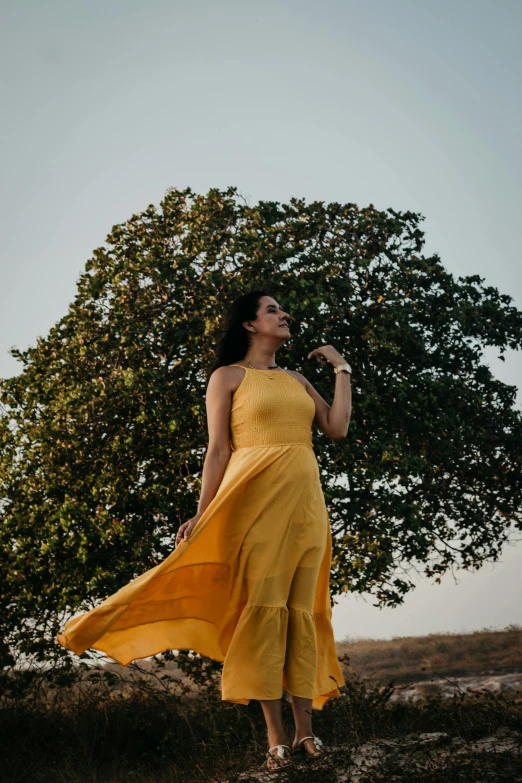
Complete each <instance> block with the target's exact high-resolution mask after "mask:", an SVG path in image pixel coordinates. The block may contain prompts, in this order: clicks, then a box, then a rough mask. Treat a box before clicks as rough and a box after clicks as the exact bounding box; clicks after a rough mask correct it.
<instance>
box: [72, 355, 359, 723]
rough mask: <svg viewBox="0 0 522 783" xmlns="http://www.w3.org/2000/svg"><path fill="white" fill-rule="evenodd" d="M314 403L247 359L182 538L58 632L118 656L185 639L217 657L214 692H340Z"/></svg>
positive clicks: (287, 380) (231, 696)
mask: <svg viewBox="0 0 522 783" xmlns="http://www.w3.org/2000/svg"><path fill="white" fill-rule="evenodd" d="M232 366H241V365H232ZM243 369H245V368H243ZM314 415H315V403H314V401H313V399H312V398H311V397H310V395H309V394H308V392H307V391H306V389H305V388H304V386H303V385H302V384H301V383H300V382H299V381H297V380H296V379H295V378H293V377H292V375H290V373H287V372H286V371H282V370H275V371H272V370H254V369H250V368H246V369H245V374H244V376H243V379H242V381H241V383H240V385H239V387H238V388H237V390H236V392H235V393H234V396H233V400H232V408H231V414H230V433H231V447H232V452H231V455H230V460H229V462H228V464H227V467H226V469H225V473H224V475H223V479H222V482H221V484H220V486H219V489H218V491H217V493H216V495H215V497H214V498H213V499H212V501H211V502H210V504H209V505H208V506H207V508H206V509H205V511H204V512H203V514H202V515H201V517H200V519H199V520H198V522H197V524H196V525H195V527H194V528H193V530H192V533H191V535H190V538H189V539H188V540H187V541H183V542H181V543H180V544H179V545H178V546H177V548H176V549H175V550H174V551H173V552H172V553H171V554H170V555H169V556H168V557H167V558H166V559H165V560H164V561H163V562H162V563H160V564H159V565H157V566H155V567H154V568H151V569H150V570H149V571H146V572H145V573H143V574H142V575H141V576H139V577H137V578H136V579H134V580H133V581H132V582H129V583H128V584H127V585H125V586H124V587H122V588H121V589H120V590H118V592H117V593H115V594H114V595H112V596H110V597H109V598H107V599H106V600H105V601H103V602H102V603H101V604H100V605H99V606H97V607H95V608H94V609H92V610H91V611H89V612H87V613H85V614H82V615H80V616H79V617H75V618H73V619H71V620H69V621H68V622H67V623H66V625H65V628H64V632H63V633H62V634H59V635H58V641H59V642H60V644H62V645H63V646H64V647H66V648H67V649H69V650H72V651H74V652H75V653H76V654H78V655H79V654H81V653H82V652H84V651H85V650H87V649H89V648H92V649H95V650H101V651H103V652H105V653H106V654H107V655H108V656H109V657H110V658H112V659H114V660H115V661H117V662H118V663H121V664H123V665H124V666H125V665H127V664H128V663H130V662H131V661H133V660H135V659H137V658H145V657H148V656H152V655H156V654H157V653H159V652H162V651H163V650H170V649H173V650H186V649H189V650H194V651H195V652H198V653H200V654H201V655H204V656H206V657H208V658H212V659H214V660H216V661H223V671H222V677H221V694H222V698H223V699H224V700H225V701H231V702H236V703H238V704H248V703H249V701H250V699H278V698H281V696H282V689H283V688H285V689H286V690H288V692H289V693H292V694H294V695H296V696H303V697H305V698H311V699H312V700H313V701H312V707H313V708H314V709H322V707H323V705H324V704H325V702H327V701H328V699H330V698H332V697H335V696H339V695H340V694H339V687H341V686H342V685H344V684H345V681H344V678H343V674H342V672H341V668H340V666H339V662H338V659H337V654H336V649H335V643H334V637H333V631H332V626H331V616H332V610H331V602H330V591H329V577H330V566H331V556H332V539H331V533H330V523H329V517H328V512H327V508H326V504H325V499H324V495H323V491H322V487H321V483H320V474H319V466H318V463H317V460H316V457H315V453H314V450H313V446H312V422H313V419H314Z"/></svg>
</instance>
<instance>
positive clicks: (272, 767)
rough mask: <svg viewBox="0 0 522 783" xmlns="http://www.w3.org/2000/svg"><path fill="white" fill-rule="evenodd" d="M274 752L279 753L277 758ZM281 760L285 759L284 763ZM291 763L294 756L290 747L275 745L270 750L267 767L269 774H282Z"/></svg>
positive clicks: (267, 756) (267, 755)
mask: <svg viewBox="0 0 522 783" xmlns="http://www.w3.org/2000/svg"><path fill="white" fill-rule="evenodd" d="M285 748H286V750H285ZM273 750H275V751H277V755H276V756H275V755H274V754H273V753H272V751H273ZM280 759H284V761H281V760H280ZM273 762H275V763H273ZM291 763H292V756H291V750H290V748H289V747H288V745H274V747H273V748H269V749H268V752H267V754H266V761H265V766H266V768H267V770H268V771H269V772H280V771H281V770H282V769H283V768H284V767H289V766H290V765H291Z"/></svg>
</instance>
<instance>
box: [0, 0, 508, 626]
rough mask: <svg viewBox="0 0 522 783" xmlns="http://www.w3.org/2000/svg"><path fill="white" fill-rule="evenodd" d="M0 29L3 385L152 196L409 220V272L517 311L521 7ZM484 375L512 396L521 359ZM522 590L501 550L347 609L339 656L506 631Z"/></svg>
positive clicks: (234, 12) (63, 20) (198, 11)
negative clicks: (375, 644)
mask: <svg viewBox="0 0 522 783" xmlns="http://www.w3.org/2000/svg"><path fill="white" fill-rule="evenodd" d="M0 9H1V11H0V44H1V45H0V64H1V69H2V73H3V74H4V79H3V84H2V86H1V106H2V109H3V117H2V123H1V130H0V134H1V145H0V156H1V166H2V167H1V177H0V198H1V215H2V219H3V225H2V230H1V233H0V263H1V272H2V276H1V280H2V283H3V285H2V291H1V301H0V304H1V308H0V309H1V312H0V376H1V377H8V376H11V375H14V374H16V373H18V372H19V371H20V367H19V365H18V364H17V363H16V362H15V361H14V359H12V358H11V357H10V356H9V354H8V350H9V348H10V347H11V346H17V347H19V348H26V347H27V346H28V345H30V344H34V342H35V340H36V338H37V337H38V336H44V335H45V334H47V332H48V330H49V328H50V327H51V326H52V325H53V324H54V323H55V322H56V321H58V320H59V319H60V318H61V317H62V316H63V315H64V314H65V312H66V311H67V308H68V305H69V303H70V302H71V301H72V299H73V297H74V294H75V289H76V281H77V279H78V276H79V274H80V273H81V271H82V269H83V267H84V265H85V262H86V261H87V259H88V258H89V257H90V256H91V255H92V251H93V250H94V248H96V247H98V246H100V245H102V244H103V243H104V242H105V237H106V236H107V234H108V232H109V231H110V230H111V228H112V226H113V225H115V224H116V223H120V222H123V221H125V220H127V219H128V218H129V217H130V216H131V215H132V214H133V213H134V212H138V211H141V210H143V209H145V208H146V207H147V206H148V205H149V204H150V203H154V204H156V205H158V204H159V202H160V200H161V199H162V198H163V197H164V195H165V192H166V190H167V188H169V187H186V186H190V187H191V188H192V189H193V190H195V191H196V192H199V193H206V192H207V191H208V189H209V188H210V187H220V188H225V187H227V186H229V185H236V186H237V187H238V188H239V190H240V192H241V193H242V194H244V195H245V196H247V197H248V198H249V200H250V202H251V203H254V202H256V201H258V200H259V199H270V200H276V201H281V202H285V201H287V200H288V199H289V198H290V197H291V196H299V197H304V198H305V199H306V200H308V201H314V200H324V201H340V202H355V203H357V204H358V205H359V206H360V207H364V206H366V205H368V204H370V203H372V204H373V205H374V206H375V207H377V208H378V209H386V208H388V207H392V208H394V209H397V210H412V211H414V212H421V213H422V214H423V215H424V216H425V218H426V219H425V220H424V221H423V223H422V224H421V228H422V229H423V230H424V231H425V232H426V246H425V251H424V252H425V254H430V253H434V252H437V253H438V254H439V255H440V257H441V260H442V263H443V264H444V266H445V267H446V268H447V269H448V270H449V271H450V272H452V273H453V274H454V275H455V276H458V275H469V274H480V275H481V276H483V277H485V278H486V283H487V284H489V285H492V286H495V287H496V288H498V289H499V290H500V291H501V292H502V293H508V294H510V295H511V296H512V297H513V300H514V301H513V304H515V305H516V306H518V307H519V308H522V272H521V263H520V261H521V258H520V256H521V253H520V241H519V231H520V225H521V223H520V215H521V214H522V153H521V145H520V141H519V139H520V127H521V121H522V102H521V99H520V96H521V95H522V49H521V47H520V39H521V35H522V3H521V2H519V0H489V1H488V2H484V0H424V2H419V1H418V0H339V1H337V0H321V2H311V1H310V0H280V1H279V2H276V1H275V0H253V1H252V2H249V1H248V0H237V1H236V2H229V1H228V0H221V2H216V1H215V0H214V1H212V0H200V1H199V2H198V0H193V2H177V1H176V0H168V1H164V0H148V2H147V3H144V2H142V0H140V2H136V0H118V1H117V0H83V1H80V0H47V2H45V3H41V2H36V0H25V2H23V3H18V2H15V0H10V2H6V0H2V2H1V3H0ZM282 304H284V303H282ZM313 347H314V346H312V345H311V346H310V349H312V348H313ZM336 347H338V348H339V349H340V350H341V351H342V349H343V347H342V346H336ZM496 354H497V352H496V351H495V350H488V351H487V352H486V354H485V356H484V361H487V362H488V364H489V365H490V366H491V368H492V370H493V371H494V373H495V374H496V375H497V377H499V378H500V379H501V380H503V381H504V382H506V383H510V384H513V385H516V386H517V387H518V388H519V389H520V387H521V381H522V362H521V355H520V353H519V352H518V353H515V352H510V353H508V354H506V361H505V363H502V362H501V361H499V360H498V359H497V358H496ZM348 359H349V357H348ZM521 399H522V398H521V395H520V393H519V396H518V401H519V402H518V404H519V406H520V405H521ZM521 572H522V544H518V545H515V546H512V547H506V548H505V550H504V553H503V555H502V559H501V562H500V563H497V564H495V565H487V566H486V567H484V568H483V569H482V571H480V572H479V573H476V574H468V573H462V574H458V578H459V580H460V582H459V584H455V582H454V580H453V578H452V577H451V576H448V577H446V578H445V579H443V580H442V584H441V585H439V586H437V585H433V584H430V583H429V582H423V581H422V580H420V581H419V587H418V588H417V590H416V591H415V592H414V593H413V594H411V595H410V596H409V597H408V598H407V599H406V601H405V604H404V606H402V607H400V608H398V609H384V610H381V611H379V610H377V609H375V608H374V607H373V606H372V600H371V599H370V600H368V601H367V602H365V601H364V600H363V599H362V598H360V597H356V596H344V597H343V598H342V599H341V600H340V602H339V604H338V605H337V606H336V607H335V609H334V631H335V634H336V638H338V639H343V638H344V637H346V636H350V637H355V638H357V637H373V638H389V637H393V636H403V635H417V634H426V633H431V632H437V631H461V630H475V629H480V628H484V627H490V628H500V627H504V626H505V625H507V624H510V623H522V600H521V597H522V595H521V592H522V591H521V586H520V585H521V580H520V573H521Z"/></svg>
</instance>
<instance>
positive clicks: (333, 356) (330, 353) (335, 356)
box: [306, 345, 346, 366]
mask: <svg viewBox="0 0 522 783" xmlns="http://www.w3.org/2000/svg"><path fill="white" fill-rule="evenodd" d="M312 356H315V357H316V359H317V361H318V362H320V363H321V364H327V362H331V363H332V364H333V365H334V366H336V365H338V364H345V363H346V359H345V358H344V357H342V356H341V354H340V353H339V351H336V349H335V348H334V347H333V345H321V347H320V348H314V350H313V351H310V353H309V354H308V356H307V357H306V358H307V359H311V358H312Z"/></svg>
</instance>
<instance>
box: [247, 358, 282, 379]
mask: <svg viewBox="0 0 522 783" xmlns="http://www.w3.org/2000/svg"><path fill="white" fill-rule="evenodd" d="M247 362H248V363H249V364H250V359H247ZM250 367H252V365H251V364H250ZM278 367H279V365H278V364H274V365H272V366H271V367H267V370H277V368H278ZM252 369H253V370H258V368H257V367H252ZM268 377H269V378H273V377H274V376H273V375H269V376H268Z"/></svg>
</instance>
